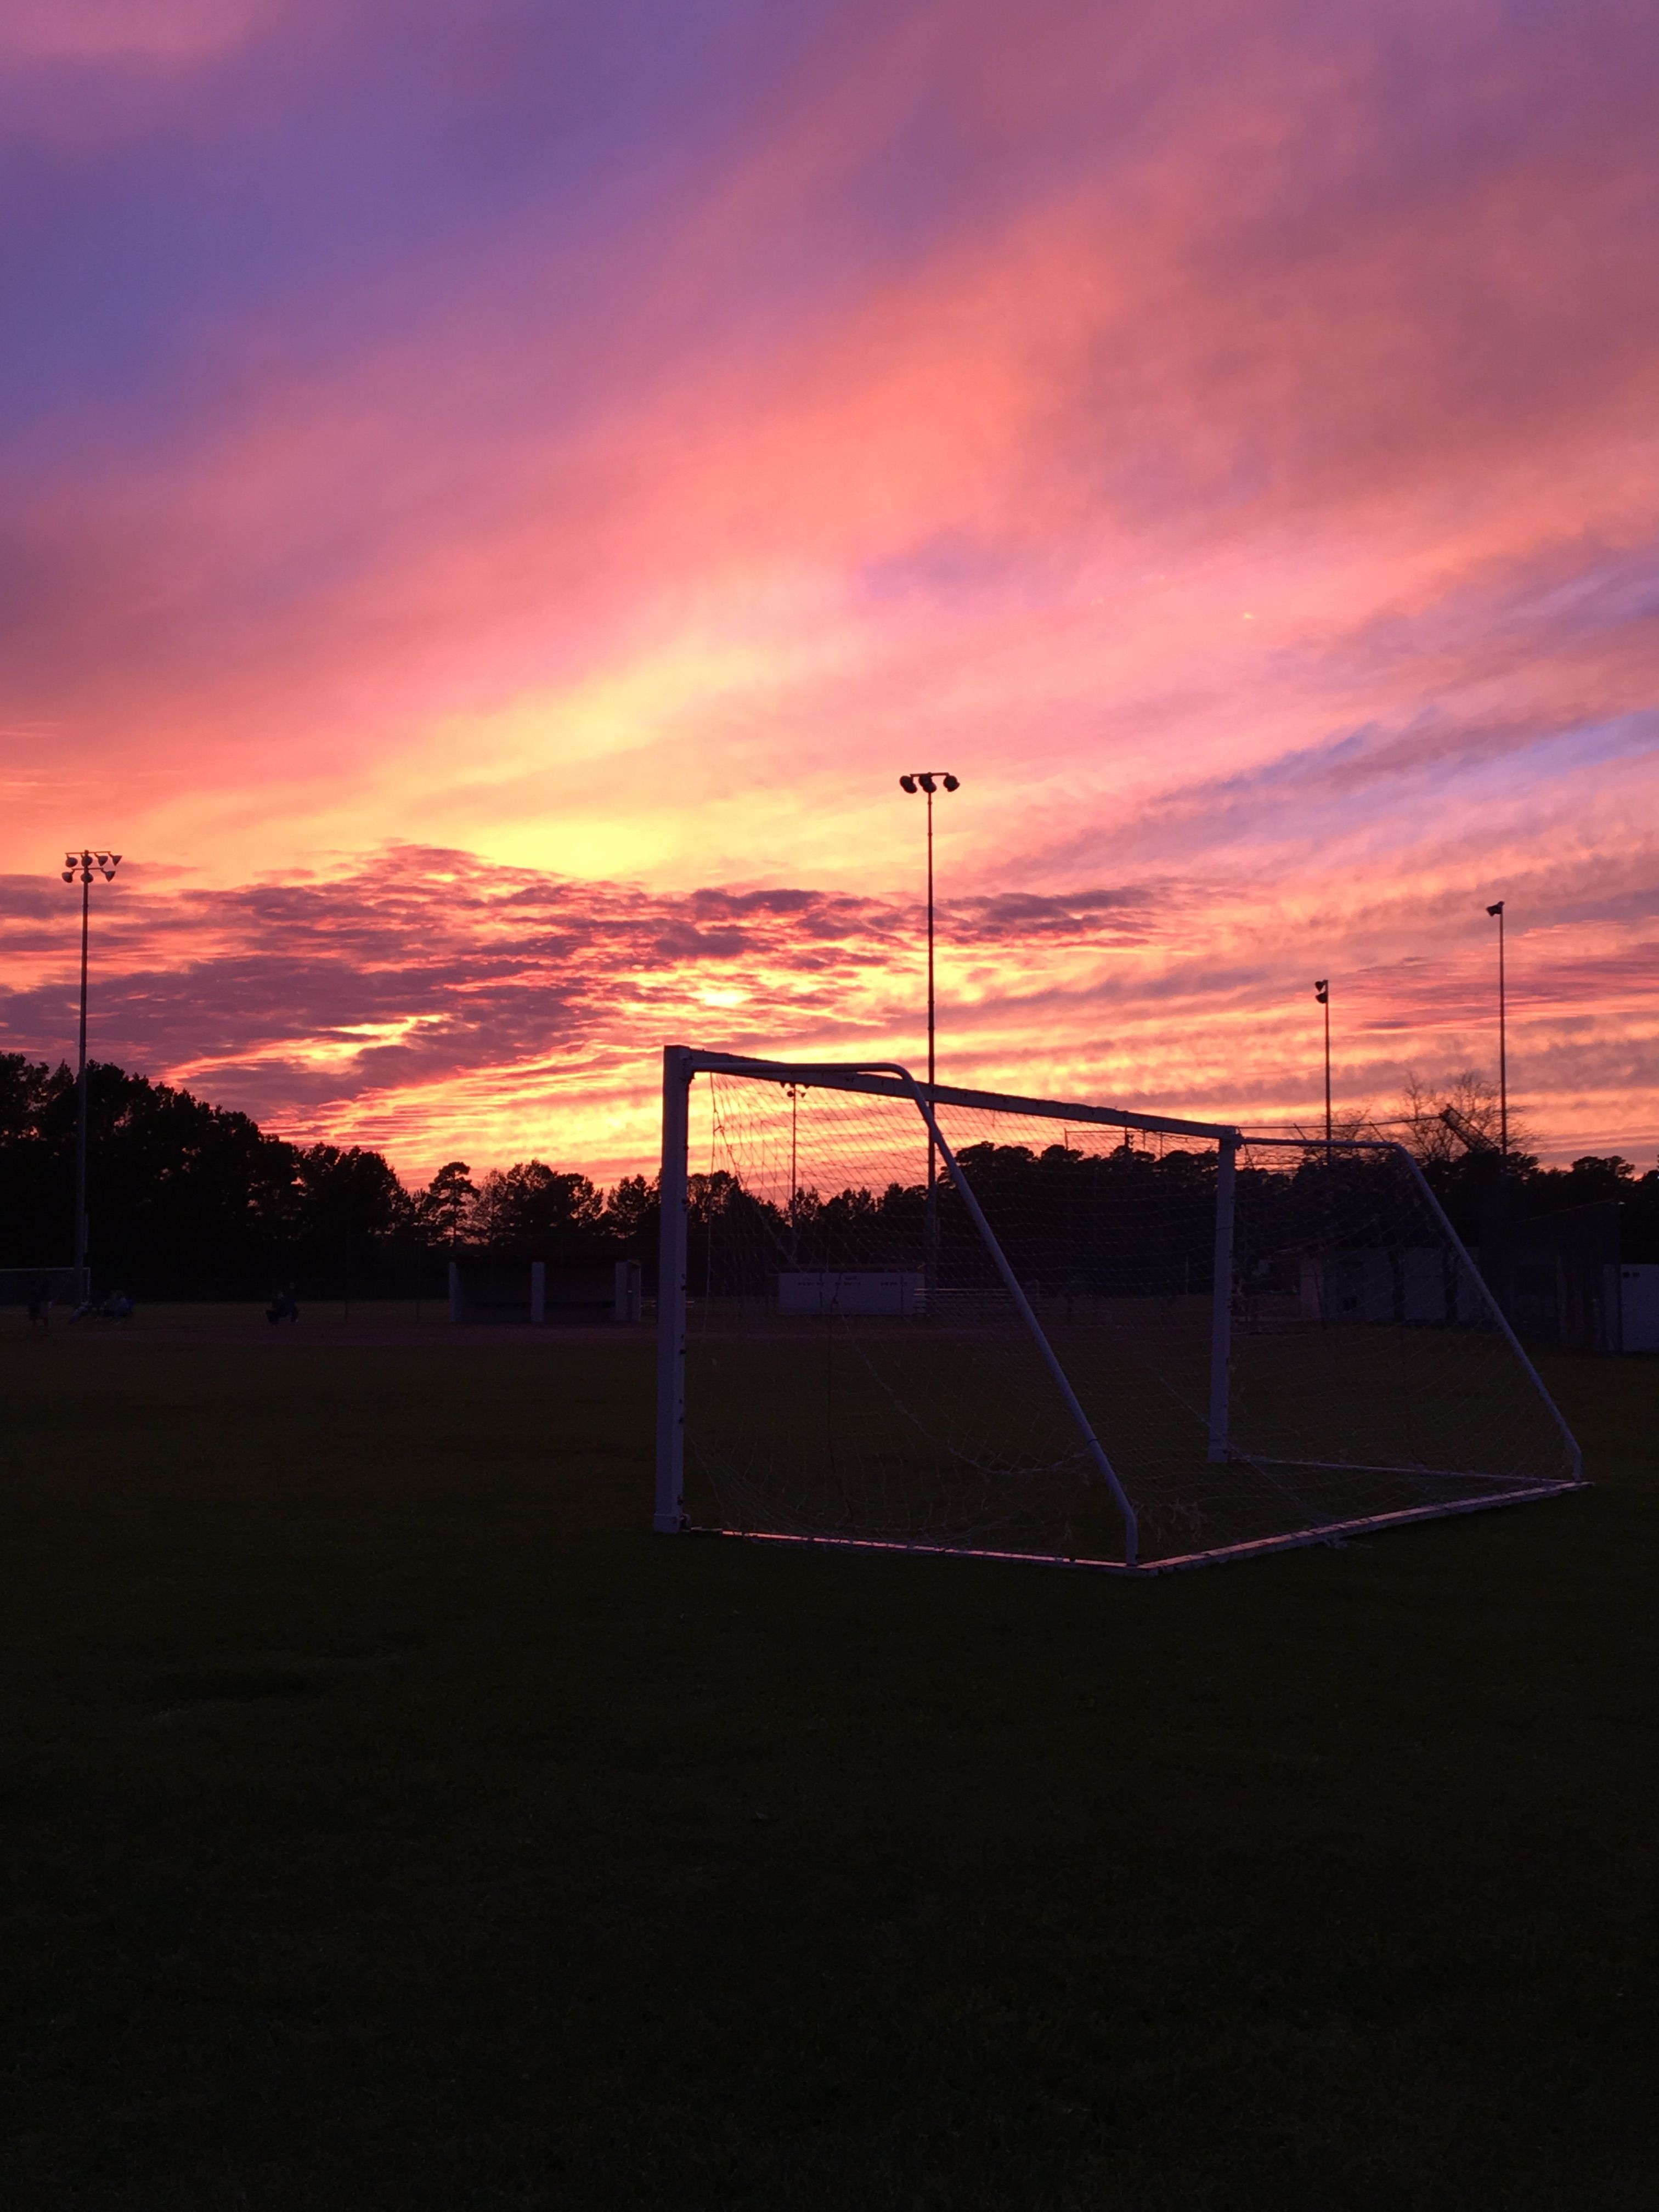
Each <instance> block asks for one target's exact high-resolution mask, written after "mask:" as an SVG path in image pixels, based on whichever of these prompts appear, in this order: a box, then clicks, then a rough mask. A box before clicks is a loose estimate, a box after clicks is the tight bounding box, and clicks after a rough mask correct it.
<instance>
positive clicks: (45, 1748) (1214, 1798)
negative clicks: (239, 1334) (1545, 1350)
mask: <svg viewBox="0 0 1659 2212" xmlns="http://www.w3.org/2000/svg"><path fill="white" fill-rule="evenodd" d="M650 1367H651V1361H650V1352H649V1347H648V1346H647V1344H646V1343H644V1342H643V1341H642V1340H632V1341H627V1342H623V1341H618V1342H617V1343H615V1344H595V1343H571V1342H566V1343H559V1342H556V1341H554V1342H548V1343H544V1344H538V1345H533V1346H524V1345H513V1346H489V1345H488V1344H486V1343H483V1342H480V1341H478V1340H468V1341H465V1342H461V1343H455V1342H452V1341H450V1340H447V1338H444V1337H443V1336H442V1335H441V1333H437V1334H434V1335H433V1336H432V1338H431V1340H422V1342H421V1343H419V1344H414V1343H411V1344H410V1345H409V1346H406V1347H405V1346H398V1345H395V1344H382V1345H380V1346H374V1345H370V1346H355V1347H353V1346H345V1345H322V1344H319V1343H317V1342H315V1341H311V1342H308V1341H307V1335H306V1330H305V1326H304V1324H302V1325H301V1328H300V1329H299V1330H296V1331H292V1332H285V1333H284V1334H283V1336H282V1337H281V1338H280V1339H274V1340H271V1341H268V1342H267V1341H260V1342H254V1343H249V1344H247V1345H246V1346H243V1345H238V1344H234V1343H231V1344H216V1343H211V1342H208V1343H193V1344H192V1343H180V1344H170V1343H168V1342H167V1341H166V1340H165V1339H164V1338H155V1339H146V1338H145V1337H144V1336H143V1335H141V1334H137V1333H134V1334H131V1335H130V1336H125V1337H112V1336H108V1335H100V1336H82V1335H81V1334H75V1335H70V1334H66V1333H64V1332H58V1333H55V1334H53V1336H52V1339H51V1340H50V1341H44V1342H43V1341H38V1340H30V1339H29V1338H28V1337H27V1335H25V1334H22V1333H21V1331H16V1330H13V1331H11V1332H9V1334H6V1335H4V1336H3V1337H0V1513H3V1542H0V1572H3V1576H4V1579H5V1589H4V1596H3V1613H0V1620H3V1631H4V1637H5V1649H6V1661H5V1667H4V1670H3V1699H4V1743H3V1756H0V1790H3V1793H4V1814H5V1818H4V1843H3V1850H4V1855H5V1856H4V1868H3V1873H4V1898H5V1915H6V1926H5V1929H4V1932H3V1937H0V1993H3V2009H4V2036H5V2052H4V2075H3V2081H4V2098H5V2106H6V2112H5V2120H6V2127H5V2141H4V2147H3V2151H0V2197H3V2201H4V2202H6V2203H10V2204H16V2205H18V2206H20V2207H29V2208H34V2207H54V2208H55V2207H58V2206H66V2207H80V2206H87V2207H102V2206H111V2207H115V2206H119V2207H122V2208H139V2207H148V2206H158V2207H159V2206H167V2207H168V2208H172V2209H173V2212H179V2208H183V2212H196V2208H204V2212H205V2209H206V2208H217V2207H221V2206H222V2207H226V2208H233V2207H248V2208H252V2212H288V2208H296V2212H297V2208H305V2212H316V2208H322V2207H333V2206H341V2207H353V2208H356V2207H363V2208H375V2207H381V2206H385V2207H388V2208H400V2209H401V2208H405V2207H407V2208H426V2207H432V2208H454V2207H471V2206H489V2207H496V2206H499V2207H503V2208H507V2207H513V2208H533V2207H543V2206H547V2207H552V2206H560V2207H563V2206H574V2207H585V2206H610V2205H617V2206H629V2207H656V2206H664V2207H679V2206H688V2207H690V2206H705V2205H706V2206H720V2207H726V2206H744V2207H750V2206H752V2207H756V2208H761V2207H765V2208H774V2207H777V2208H782V2207H789V2206H797V2205H799V2206H808V2205H810V2206H815V2207H816V2206H841V2205H847V2206H856V2207H869V2208H872V2209H873V2208H885V2207H895V2208H896V2207H904V2208H913V2207H915V2208H922V2207H927V2208H933V2207H939V2208H944V2207H951V2208H956V2207H964V2208H968V2207H993V2206H996V2207H1001V2206H1011V2205H1018V2206H1023V2205H1032V2206H1043V2207H1050V2206H1052V2207H1070V2206H1078V2207H1090V2208H1096V2207H1102V2206H1119V2205H1121V2206H1130V2207H1147V2208H1165V2207H1167V2208H1170V2212H1176V2208H1179V2212H1193V2209H1194V2208H1203V2207H1211V2206H1213V2207H1231V2206H1240V2207H1244V2206H1250V2207H1255V2206H1260V2207H1264V2208H1268V2207H1271V2208H1275V2212H1279V2208H1299V2207H1306V2208H1309V2212H1331V2208H1339V2207H1350V2206H1351V2207H1364V2208H1376V2212H1402V2208H1417V2207H1431V2206H1432V2207H1441V2206H1444V2207H1448V2208H1450V2207H1457V2208H1460V2212H1462V2208H1468V2207H1471V2206H1477V2207H1481V2208H1491V2207H1502V2208H1510V2207H1538V2208H1550V2212H1558V2208H1560V2207H1563V2206H1569V2205H1571V2206H1574V2207H1583V2206H1592V2207H1603V2206H1605V2207H1613V2206H1619V2207H1624V2206H1629V2207H1632V2208H1634V2207H1638V2206H1639V2207H1642V2208H1644V2212H1645V2208H1646V2207H1648V2206H1649V2205H1650V2204H1651V2203H1653V2202H1654V2200H1655V2194H1656V2186H1659V2171H1656V2160H1655V2149H1656V2139H1655V2125H1654V2114H1655V2104H1656V2100H1655V2093H1654V2092H1655V2080H1656V2074H1655V2056H1656V2052H1655V2041H1656V2039H1655V2034H1654V2028H1655V1988H1656V1972H1655V1969H1656V1965H1659V1940H1656V1919H1655V1910H1654V1907H1655V1877H1656V1864H1659V1860H1656V1812H1659V1781H1656V1759H1655V1755H1654V1729H1653V1723H1654V1718H1655V1704H1656V1697H1655V1683H1656V1664H1655V1662H1656V1650H1655V1645H1656V1640H1659V1638H1656V1627H1655V1607H1654V1594H1655V1581H1656V1574H1655V1571H1656V1566H1659V1452H1656V1424H1655V1421H1654V1413H1655V1411H1656V1399H1659V1369H1656V1366H1655V1365H1654V1364H1652V1363H1650V1362H1645V1361H1628V1362H1624V1363H1615V1362H1611V1361H1600V1362H1591V1361H1583V1362H1560V1363H1557V1364H1553V1366H1552V1368H1551V1370H1550V1373H1551V1378H1552V1380H1553V1383H1555V1385H1556V1386H1557V1388H1558V1390H1559V1395H1560V1396H1561V1399H1562V1401H1563V1402H1564V1404H1565V1407H1566V1408H1567V1410H1568V1413H1569V1414H1570V1417H1571V1419H1573V1420H1574V1422H1575V1424H1576V1425H1577V1427H1578V1429H1579V1431H1580V1433H1581V1435H1582V1437H1583V1441H1584V1443H1585V1445H1586V1449H1587V1455H1588V1458H1589V1468H1590V1472H1591V1474H1592V1476H1593V1477H1594V1480H1595V1489H1594V1490H1593V1491H1592V1492H1589V1493H1588V1494H1586V1495H1584V1496H1582V1497H1578V1498H1570V1499H1566V1500H1564V1501H1561V1502H1558V1503H1553V1504H1537V1505H1534V1506H1530V1507H1526V1508H1522V1509H1519V1510H1510V1511H1506V1512H1502V1513H1495V1514H1491V1515H1483V1516H1475V1517H1472V1518H1470V1519H1468V1520H1464V1521H1454V1522H1446V1523H1443V1524H1439V1525H1436V1526H1429V1527H1426V1528H1418V1529H1414V1530H1407V1531H1404V1532H1401V1533H1398V1534H1392V1535H1389V1536H1387V1537H1383V1538H1379V1539H1377V1540H1376V1541H1374V1542H1370V1543H1365V1544H1353V1545H1350V1546H1349V1547H1346V1549H1342V1550H1318V1551H1312V1552H1307V1553H1293V1554H1290V1555H1288V1556H1284V1557H1279V1558H1275V1559H1266V1560H1263V1561H1261V1562H1259V1563H1257V1564H1255V1565H1249V1566H1233V1567H1228V1568H1223V1569H1216V1570H1212V1571H1206V1572H1200V1573H1197V1574H1193V1575H1188V1576H1185V1577H1170V1578H1167V1579H1164V1580H1159V1581H1156V1582H1152V1583H1140V1584H1125V1583H1116V1582H1112V1581H1109V1580H1106V1579H1102V1578H1096V1577H1088V1576H1085V1575H1080V1574H1067V1573H1065V1572H1063V1571H1055V1570H1052V1569H1046V1568H1041V1567H1035V1566H1034V1567H1019V1566H989V1565H975V1564H967V1563H957V1562H951V1561H937V1560H925V1559H915V1560H906V1559H902V1558H899V1559H895V1558H882V1557H867V1558H860V1557H849V1556H845V1555H837V1554H833V1553H802V1552H793V1551H783V1550H777V1549H768V1548H765V1547H757V1546H744V1545H740V1544H736V1543H728V1542H721V1541H718V1540H684V1541H678V1540H665V1539H657V1538H653V1536H651V1535H650V1534H649V1533H648V1514H649V1505H650V1482H651V1475H650V1464H649V1430H650V1421H651V1413H652V1399H651V1376H650Z"/></svg>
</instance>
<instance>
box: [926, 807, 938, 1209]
mask: <svg viewBox="0 0 1659 2212" xmlns="http://www.w3.org/2000/svg"><path fill="white" fill-rule="evenodd" d="M936 1073H937V1070H936V1068H935V1065H934V1060H933V792H932V790H931V789H930V790H929V791H928V793H927V1080H928V1082H929V1084H932V1082H933V1079H934V1076H935V1074H936ZM927 1162H928V1181H929V1182H932V1180H933V1147H932V1146H929V1147H928V1150H927Z"/></svg>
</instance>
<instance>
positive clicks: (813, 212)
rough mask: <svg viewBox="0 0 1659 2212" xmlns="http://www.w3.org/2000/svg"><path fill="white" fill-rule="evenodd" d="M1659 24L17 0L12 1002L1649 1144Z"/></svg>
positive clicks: (510, 1074) (216, 1072) (400, 1058)
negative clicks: (935, 879)
mask: <svg viewBox="0 0 1659 2212" xmlns="http://www.w3.org/2000/svg"><path fill="white" fill-rule="evenodd" d="M1656 113H1659V13H1656V11H1655V9H1654V8H1653V5H1652V0H1628V4H1627V3H1626V0H1571V3H1570V4H1569V3H1568V0H1561V4H1556V0H1506V3H1505V0H1481V4H1474V0H1422V4H1415V0H1397V4H1395V5H1392V6H1389V7H1388V8H1377V7H1376V6H1375V5H1363V6H1362V5H1346V4H1343V0H1305V4H1304V0H1167V4H1164V5H1162V6H1156V7H1154V6H1148V5H1146V4H1145V0H1137V4H1121V3H1120V0H1066V4H1060V0H1021V4H1019V5H1018V6H1012V5H1010V4H1008V0H932V4H918V0H790V4H788V5H782V6H781V5H779V4H778V0H569V3H568V4H559V0H466V4H465V5H462V4H460V0H0V169H3V200H0V204H3V208H4V210H5V211H4V215H3V225H0V247H3V256H4V276H3V287H4V289H3V297H4V302H5V312H4V315H3V339H0V343H3V362H4V366H3V395H4V404H3V417H0V437H3V461H0V465H3V484H0V576H3V595H0V605H3V610H4V612H3V626H4V653H5V658H4V670H3V690H0V793H3V807H0V945H3V952H4V960H3V967H0V979H3V980H0V1047H3V1048H5V1049H9V1050H23V1051H27V1053H29V1054H31V1055H33V1056H35V1057H47V1058H51V1059H52V1060H58V1058H61V1057H63V1056H64V1055H65V1054H70V1055H72V1053H73V1048H74V1018H75V992H76V957H77V953H78V915H77V911H76V905H77V895H76V893H75V892H73V891H71V890H70V889H69V888H68V887H67V886H65V885H64V884H62V883H61V882H60V881H59V880H58V867H59V866H61V860H62V854H63V852H64V848H65V846H66V845H69V844H78V843H81V842H97V843H107V844H110V845H112V846H113V847H114V848H116V849H117V850H118V851H120V852H121V853H122V854H124V856H125V857H124V860H123V863H122V866H121V870H120V872H119V875H118V878H117V880H116V882H115V884H113V885H112V886H106V885H104V884H99V885H98V886H97V887H96V889H95V890H94V907H95V909H96V910H95V913H94V996H93V1047H92V1048H93V1051H94V1055H95V1056H96V1057H99V1058H109V1059H114V1060H119V1061H121V1062H122V1063H123V1064H124V1065H125V1066H130V1067H133V1068H137V1069H139V1070H141V1071H143V1073H148V1074H150V1075H153V1076H156V1077H162V1078H166V1079H168V1080H172V1081H178V1082H183V1083H185V1084H187V1085H189V1086H190V1087H191V1089H193V1090H196V1091H198V1092H199V1093H200V1095H202V1096H204V1097H208V1098H210V1099H212V1100H213V1101H215V1102H216V1103H222V1104H225V1105H231V1106H237V1107H240V1108H244V1109H246V1110H248V1111H250V1112H252V1113H254V1114H255V1115H258V1118H259V1119H260V1120H261V1121H262V1122H264V1123H265V1124H266V1125H267V1126H270V1127H273V1128H275V1129H276V1130H278V1131H280V1132H281V1133H283V1134H286V1135H291V1136H297V1137H304V1138H314V1137H321V1136H327V1137H330V1138H332V1139H336V1140H337V1141H342V1142H346V1141H351V1142H365V1143H373V1144H376V1145H379V1146H383V1147H384V1148H386V1150H387V1151H388V1152H390V1154H391V1156H392V1158H393V1159H394V1160H395V1161H396V1162H397V1163H398V1166H399V1167H400V1168H401V1169H403V1170H404V1171H405V1172H406V1173H407V1174H408V1175H409V1176H411V1177H412V1178H415V1179H420V1178H422V1177H423V1176H424V1175H425V1174H426V1173H427V1172H428V1171H429V1170H430V1169H431V1168H432V1167H433V1166H435V1164H438V1163H439V1162H440V1161H442V1160H445V1159H447V1158H453V1157H455V1156H458V1155H459V1157H461V1158H465V1159H467V1160H469V1161H470V1162H471V1163H472V1164H473V1165H474V1167H475V1169H481V1168H483V1167H488V1166H489V1165H493V1164H498V1163H500V1162H503V1161H506V1160H508V1159H512V1158H520V1157H524V1156H526V1155H527V1154H529V1153H531V1152H537V1153H539V1154H540V1156H541V1157H543V1158H546V1159H549V1160H550V1161H554V1162H556V1164H561V1165H568V1166H581V1167H586V1168H587V1169H589V1170H591V1171H592V1172H595V1173H597V1174H599V1175H601V1176H613V1175H615V1174H616V1173H617V1172H618V1171H620V1170H623V1169H631V1168H633V1167H635V1166H638V1165H641V1164H648V1161H649V1158H650V1156H651V1153H652V1152H653V1146H654V1141H655V1132H654V1100H653V1086H654V1085H655V1083H656V1081H657V1065H656V1064H657V1060H658V1055H659V1052H660V1048H661V1046H662V1044H663V1043H664V1042H665V1041H670V1040H673V1041H679V1042H697V1043H704V1044H708V1045H714V1046H720V1047H725V1048H730V1049H732V1050H737V1051H750V1052H775V1053H789V1054H811V1055H813V1056H817V1057H820V1058H823V1057H834V1058H841V1057H853V1056H859V1055H870V1054H881V1055H883V1056H898V1057H902V1058H910V1059H914V1060H916V1061H918V1062H920V1061H921V1058H922V1054H923V1050H924V1045H923V1035H922V1017H921V907H920V900H921V883H922V874H921V869H922V847H921V833H922V819H921V811H922V810H921V800H920V799H906V798H904V797H903V796H902V793H900V791H899V789H898V787H897V776H898V774H899V772H900V771H901V770H902V769H911V768H925V767H939V768H949V769H953V770H954V771H955V772H956V773H957V775H959V776H960V777H961V779H962V784H963V787H962V789H961V791H960V792H959V793H957V794H956V795H955V796H954V797H952V798H951V799H945V800H943V801H941V803H940V806H939V816H938V828H939V890H940V900H941V905H940V930H941V951H940V970H939V975H940V995H941V1012H940V1066H941V1073H942V1075H944V1076H945V1077H946V1078H947V1079H951V1080H954V1081H958V1082H985V1083H994V1084H995V1085H999V1086H1001V1087H1005V1088H1009V1089H1019V1090H1026V1091H1044V1092H1046V1093H1048V1094H1050V1095H1058V1096H1060V1097H1072V1098H1091V1099H1097V1100H1101V1101H1105V1102H1109V1103H1130V1104H1141V1105H1146V1106H1149V1107H1154V1108H1159V1109H1164V1110H1166V1111H1170V1112H1175V1113H1187V1114H1193V1115H1202V1116H1205V1117H1216V1116H1223V1115H1225V1116H1226V1117H1227V1118H1230V1119H1242V1120H1243V1121H1246V1122H1247V1123H1249V1122H1252V1121H1283V1120H1285V1119H1286V1118H1293V1117H1297V1116H1310V1115H1313V1114H1314V1113H1315V1112H1316V1110H1317V1109H1318V1103H1319V1101H1320V1099H1321V1097H1322V1077H1321V1069H1320V1059H1319V1036H1320V1032H1319V1029H1318V1025H1317V1024H1318V1010H1317V1008H1316V1006H1315V1004H1314V1000H1313V991H1312V981H1313V978H1314V977H1315V976H1316V975H1329V976H1330V977H1331V978H1332V979H1333V980H1332V1012H1333V1024H1334V1045H1335V1052H1336V1077H1335V1081H1336V1092H1337V1098H1338V1103H1339V1106H1340V1107H1343V1108H1346V1109H1360V1108H1364V1107H1369V1108H1370V1109H1373V1110H1376V1111H1387V1110H1388V1109H1389V1107H1390V1105H1391V1104H1392V1103H1393V1102H1394V1101H1395V1100H1396V1099H1397V1097H1398V1096H1399V1093H1400V1091H1401V1086H1402V1085H1403V1083H1404V1081H1405V1080H1406V1077H1407V1071H1411V1070H1414V1071H1415V1072H1416V1073H1417V1074H1418V1075H1419V1077H1421V1078H1422V1079H1425V1081H1430V1082H1432V1081H1435V1080H1437V1079H1443V1078H1444V1077H1446V1076H1447V1075H1449V1074H1450V1073H1453V1072H1455V1071H1456V1070H1459V1069H1462V1068H1464V1067H1468V1066H1474V1067H1477V1068H1481V1069H1485V1070H1487V1071H1492V1072H1495V1069H1496V1062H1497V1030H1496V945H1495V941H1494V926H1493V924H1492V923H1491V922H1490V921H1488V920H1487V918H1486V905H1487V903H1488V902H1490V901H1492V900H1493V899H1496V898H1499V897H1502V898H1504V899H1505V900H1506V902H1507V906H1508V922H1509V939H1508V949H1509V964H1510V1012H1511V1030H1510V1075H1511V1088H1512V1095H1513V1098H1514V1102H1515V1108H1516V1112H1517V1114H1518V1115H1521V1116H1522V1117H1523V1118H1524V1121H1525V1122H1526V1123H1527V1125H1528V1127H1530V1129H1531V1130H1532V1131H1534V1133H1535V1134H1536V1137H1537V1139H1538V1140H1539V1144H1540V1149H1541V1150H1542V1151H1543V1152H1545V1153H1546V1155H1547V1157H1549V1158H1555V1159H1565V1158H1571V1157H1572V1156H1573V1155H1574V1154H1576V1153H1578V1152H1589V1151H1598V1152H1602V1151H1609V1150H1615V1149H1616V1150H1620V1151H1622V1152H1625V1153H1626V1154H1627V1155H1628V1156H1630V1157H1632V1158H1634V1159H1636V1160H1637V1161H1638V1164H1639V1165H1641V1166H1642V1167H1644V1168H1645V1167H1648V1166H1650V1165H1651V1164H1653V1161H1654V1158H1655V1155H1656V1147H1659V1104H1656V1095H1655V1084H1656V1076H1659V836H1656V827H1655V824H1656V806H1655V802H1656V799H1659V687H1656V676H1659V626H1656V611H1659V560H1656V540H1659V519H1656V518H1659V504H1656V493H1659V161H1656V158H1655V121H1654V118H1655V116H1656Z"/></svg>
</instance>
